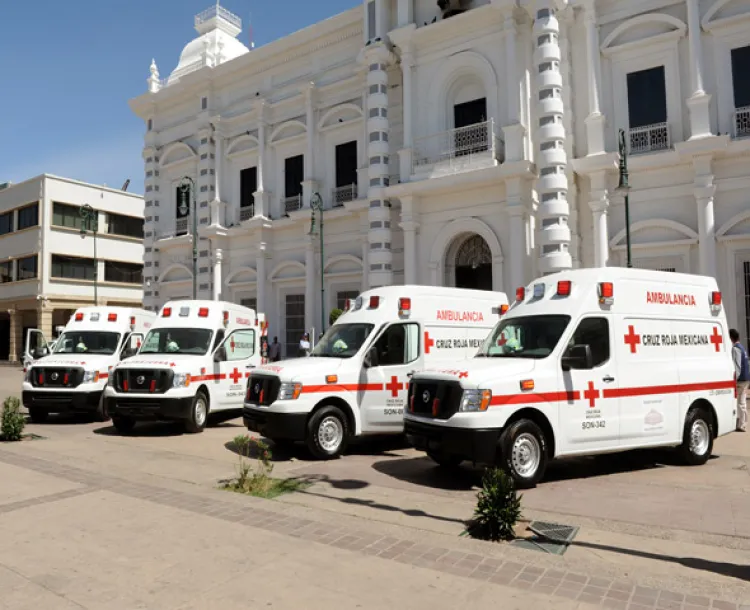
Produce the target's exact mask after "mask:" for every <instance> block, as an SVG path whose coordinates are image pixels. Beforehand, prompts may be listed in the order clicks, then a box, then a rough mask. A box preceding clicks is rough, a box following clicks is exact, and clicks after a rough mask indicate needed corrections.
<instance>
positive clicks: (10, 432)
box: [0, 396, 26, 441]
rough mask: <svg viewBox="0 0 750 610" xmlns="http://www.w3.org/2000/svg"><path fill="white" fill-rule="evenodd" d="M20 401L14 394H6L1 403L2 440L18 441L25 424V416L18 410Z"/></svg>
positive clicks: (0, 424) (0, 426)
mask: <svg viewBox="0 0 750 610" xmlns="http://www.w3.org/2000/svg"><path fill="white" fill-rule="evenodd" d="M20 409H21V401H20V400H18V398H16V397H15V396H8V398H6V399H5V402H4V403H3V414H2V423H0V436H1V437H2V439H3V440H4V441H20V440H21V438H22V436H23V429H24V426H26V418H25V417H24V415H23V414H22V413H21V412H20Z"/></svg>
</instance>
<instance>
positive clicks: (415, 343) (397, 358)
mask: <svg viewBox="0 0 750 610" xmlns="http://www.w3.org/2000/svg"><path fill="white" fill-rule="evenodd" d="M375 349H376V350H377V363H376V365H377V366H394V365H398V364H409V363H410V362H413V361H414V360H416V359H417V357H418V356H419V325H418V324H416V323H408V324H392V325H391V326H389V327H388V328H387V329H386V331H385V332H384V333H383V334H382V335H381V336H380V338H379V339H378V340H377V342H376V343H375Z"/></svg>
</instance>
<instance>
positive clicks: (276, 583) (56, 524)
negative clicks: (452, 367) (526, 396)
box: [0, 369, 750, 610]
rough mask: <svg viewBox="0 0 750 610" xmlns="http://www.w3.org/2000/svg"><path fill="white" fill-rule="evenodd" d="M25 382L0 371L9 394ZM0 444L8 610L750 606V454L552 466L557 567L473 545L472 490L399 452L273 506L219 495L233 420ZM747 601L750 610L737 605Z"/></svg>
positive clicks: (361, 462) (382, 448)
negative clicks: (563, 544)
mask: <svg viewBox="0 0 750 610" xmlns="http://www.w3.org/2000/svg"><path fill="white" fill-rule="evenodd" d="M19 389H20V371H17V370H14V369H0V395H2V396H5V395H7V394H9V393H16V394H18V390H19ZM28 431H29V432H34V433H35V434H38V435H41V436H43V437H44V439H41V440H34V441H28V442H23V443H16V444H13V445H8V444H6V445H0V481H2V486H0V514H2V517H3V518H2V520H0V592H2V593H1V594H0V608H3V609H5V608H8V609H13V610H16V609H22V608H24V609H25V608H29V609H30V608H35V609H36V608H39V607H52V608H55V609H58V608H59V609H62V610H67V609H68V608H91V609H94V608H113V609H116V608H123V609H126V608H127V609H132V608H159V609H172V608H175V609H176V608H185V609H187V608H214V607H215V608H222V609H226V608H261V607H262V608H268V607H275V608H292V607H304V608H323V607H325V608H331V607H335V608H431V609H432V608H451V609H454V608H456V607H469V606H471V607H473V608H496V607H503V608H594V607H604V608H629V609H632V610H640V609H645V608H665V609H666V608H680V609H685V610H687V609H698V608H727V609H729V608H732V609H738V608H750V437H748V436H744V435H741V434H732V435H730V436H728V437H724V438H722V439H720V440H719V441H718V442H717V444H716V447H715V456H716V457H715V458H714V459H712V460H711V461H710V462H709V463H708V464H707V465H706V466H704V467H700V468H685V467H682V466H679V465H677V464H676V462H674V461H673V459H672V457H671V455H670V454H669V453H668V452H651V453H649V452H641V453H633V454H627V455H620V456H604V457H600V458H597V459H585V460H575V461H569V462H565V463H560V464H555V465H554V466H553V467H552V469H551V470H550V474H549V480H548V481H547V482H545V483H543V484H541V485H540V486H539V487H538V488H537V489H533V490H529V491H527V492H524V497H523V506H524V513H525V516H526V517H527V518H532V519H548V520H552V521H555V522H558V523H564V524H569V525H575V526H579V527H580V530H579V532H578V535H577V536H576V539H575V541H574V544H573V545H572V546H571V547H570V548H569V549H568V551H567V552H566V553H565V554H564V555H563V556H555V555H550V554H545V553H542V552H535V551H526V550H523V549H517V548H512V547H509V546H507V545H497V544H491V543H485V542H481V541H476V540H471V539H467V538H466V537H462V536H461V535H460V534H461V532H462V531H463V529H464V521H465V520H466V519H467V518H468V517H470V516H471V512H472V508H473V504H474V496H475V494H476V490H477V483H478V482H479V477H480V473H479V471H478V470H475V469H473V468H471V467H470V466H465V467H462V468H461V469H460V470H459V472H457V473H455V474H450V475H447V474H445V473H443V472H440V471H438V469H436V468H435V467H434V466H433V465H432V463H431V462H430V461H429V460H427V459H425V458H423V457H422V456H421V454H419V453H417V452H415V451H413V450H411V449H409V448H408V447H407V446H405V445H404V444H402V443H401V442H399V441H388V440H370V441H368V442H363V443H358V444H356V445H355V446H354V447H352V448H351V450H350V451H349V454H348V455H346V456H345V457H344V458H342V459H340V460H335V461H331V462H314V461H312V460H310V458H309V457H308V454H307V452H306V451H305V450H304V448H303V447H295V448H293V449H292V450H291V451H287V452H283V451H280V450H277V451H275V452H274V460H275V461H274V467H275V468H274V474H275V475H277V476H297V477H302V478H305V479H306V480H308V481H310V482H311V483H312V485H311V486H310V487H309V488H307V489H306V490H304V491H302V492H297V493H294V494H290V495H286V496H282V497H281V498H279V499H277V500H273V501H270V500H261V499H257V498H251V497H246V496H241V495H237V494H232V493H229V492H225V491H221V490H218V489H217V484H218V482H219V481H220V480H221V479H223V478H227V477H230V476H232V475H233V473H234V469H235V466H236V464H237V455H236V454H235V453H234V451H233V445H232V442H231V440H232V438H233V437H234V436H235V435H237V434H242V433H244V432H246V431H245V429H244V428H243V427H242V425H241V421H240V420H239V419H234V420H230V421H224V422H214V425H213V426H212V427H210V428H209V429H207V430H206V431H205V432H204V433H203V434H200V435H185V434H182V433H181V432H180V431H179V429H178V428H176V427H174V426H171V425H156V424H154V425H144V426H142V427H139V428H138V429H137V430H136V434H135V435H134V436H131V437H121V436H117V435H116V434H115V433H114V430H113V429H112V428H111V426H110V425H109V424H102V423H91V422H86V421H85V420H72V419H68V418H51V419H50V422H49V423H47V424H45V425H41V426H36V425H29V427H28ZM743 604H746V605H744V606H743Z"/></svg>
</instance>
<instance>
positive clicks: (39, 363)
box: [22, 307, 156, 423]
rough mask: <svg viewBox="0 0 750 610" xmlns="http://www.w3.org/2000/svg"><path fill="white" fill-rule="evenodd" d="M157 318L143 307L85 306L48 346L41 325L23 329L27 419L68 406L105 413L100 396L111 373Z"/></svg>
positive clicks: (71, 409) (70, 409)
mask: <svg viewBox="0 0 750 610" xmlns="http://www.w3.org/2000/svg"><path fill="white" fill-rule="evenodd" d="M155 319H156V314H154V313H152V312H149V311H145V310H143V309H129V308H123V307H84V308H82V309H79V310H77V311H76V312H75V313H74V314H73V315H72V316H71V318H70V321H69V322H68V324H67V326H65V328H64V329H63V331H62V334H61V335H60V338H59V339H58V340H57V341H56V342H55V344H54V347H53V348H52V349H50V347H49V344H48V343H47V340H46V339H45V337H44V335H43V334H42V332H41V331H39V330H36V329H30V330H29V331H27V334H26V348H25V354H24V360H25V361H27V362H30V364H29V365H28V366H27V367H26V371H25V377H24V382H23V393H22V400H23V404H24V406H25V407H26V408H27V409H28V410H29V416H30V417H31V421H33V422H35V423H40V422H43V421H44V420H45V419H46V418H47V416H48V415H49V414H50V413H66V412H77V413H91V414H93V415H95V416H96V419H97V420H99V421H106V420H107V419H109V418H108V417H107V410H106V406H105V404H104V401H103V399H102V398H103V392H104V388H105V386H106V385H107V379H108V378H109V373H110V371H111V370H112V367H113V366H115V365H116V364H117V363H118V362H120V360H123V359H125V358H128V357H131V356H133V355H134V354H135V353H136V352H137V351H138V348H139V347H140V345H141V343H142V341H143V337H144V335H145V334H146V333H147V332H148V330H149V329H150V328H151V325H152V323H153V322H154V320H155ZM50 352H51V353H50Z"/></svg>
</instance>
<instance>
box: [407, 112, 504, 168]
mask: <svg viewBox="0 0 750 610" xmlns="http://www.w3.org/2000/svg"><path fill="white" fill-rule="evenodd" d="M504 160H505V145H504V142H503V139H502V138H501V137H500V136H498V134H497V132H496V129H495V122H494V120H493V119H490V120H488V121H483V122H481V123H475V124H473V125H467V126H466V127H458V128H456V129H449V130H447V131H443V132H440V133H436V134H432V135H429V136H425V137H421V138H416V139H415V140H414V152H413V156H412V175H413V178H414V179H418V180H419V179H423V178H431V177H436V176H443V175H449V174H457V173H463V172H467V171H472V170H477V169H484V168H487V167H493V166H496V165H498V164H499V163H502V162H503V161H504Z"/></svg>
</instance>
